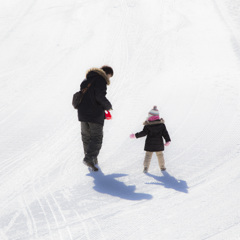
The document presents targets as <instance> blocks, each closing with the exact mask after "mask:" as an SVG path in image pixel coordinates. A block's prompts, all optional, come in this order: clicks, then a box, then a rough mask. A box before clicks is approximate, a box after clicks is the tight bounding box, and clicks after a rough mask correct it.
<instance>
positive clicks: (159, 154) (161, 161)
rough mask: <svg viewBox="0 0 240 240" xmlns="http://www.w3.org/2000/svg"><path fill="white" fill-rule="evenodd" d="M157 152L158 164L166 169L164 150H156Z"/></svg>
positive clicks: (162, 168)
mask: <svg viewBox="0 0 240 240" xmlns="http://www.w3.org/2000/svg"><path fill="white" fill-rule="evenodd" d="M156 154H157V158H158V164H159V167H160V169H161V170H166V168H165V160H164V156H163V152H162V151H160V152H156Z"/></svg>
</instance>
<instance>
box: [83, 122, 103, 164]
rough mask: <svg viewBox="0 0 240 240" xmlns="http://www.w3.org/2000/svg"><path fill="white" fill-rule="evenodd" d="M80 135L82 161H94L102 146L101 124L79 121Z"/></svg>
mask: <svg viewBox="0 0 240 240" xmlns="http://www.w3.org/2000/svg"><path fill="white" fill-rule="evenodd" d="M81 135H82V142H83V149H84V154H85V157H84V159H83V160H84V161H86V162H94V161H96V160H97V157H98V154H99V152H100V149H101V147H102V140H103V125H101V124H98V123H91V122H81Z"/></svg>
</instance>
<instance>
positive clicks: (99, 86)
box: [95, 79, 112, 110]
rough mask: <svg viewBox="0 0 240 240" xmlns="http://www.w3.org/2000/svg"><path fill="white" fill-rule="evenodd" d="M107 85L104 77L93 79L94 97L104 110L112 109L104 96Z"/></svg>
mask: <svg viewBox="0 0 240 240" xmlns="http://www.w3.org/2000/svg"><path fill="white" fill-rule="evenodd" d="M106 94H107V85H106V82H105V80H104V79H97V80H96V81H95V97H96V100H97V102H98V103H99V104H100V105H101V106H102V107H103V109H104V110H110V109H112V104H111V103H110V102H109V100H108V99H107V98H106Z"/></svg>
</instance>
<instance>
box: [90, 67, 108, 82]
mask: <svg viewBox="0 0 240 240" xmlns="http://www.w3.org/2000/svg"><path fill="white" fill-rule="evenodd" d="M90 72H96V73H97V74H99V75H100V76H102V77H103V78H104V79H105V80H106V82H107V85H110V79H109V78H108V76H107V74H106V73H105V72H104V71H103V70H102V69H101V68H91V69H89V70H88V71H87V73H86V76H87V75H88V73H90Z"/></svg>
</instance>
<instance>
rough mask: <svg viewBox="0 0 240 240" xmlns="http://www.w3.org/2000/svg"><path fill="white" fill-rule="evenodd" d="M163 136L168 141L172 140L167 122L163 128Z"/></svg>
mask: <svg viewBox="0 0 240 240" xmlns="http://www.w3.org/2000/svg"><path fill="white" fill-rule="evenodd" d="M163 138H164V139H165V141H166V142H170V141H171V139H170V137H169V134H168V131H167V128H166V126H165V124H164V129H163Z"/></svg>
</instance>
